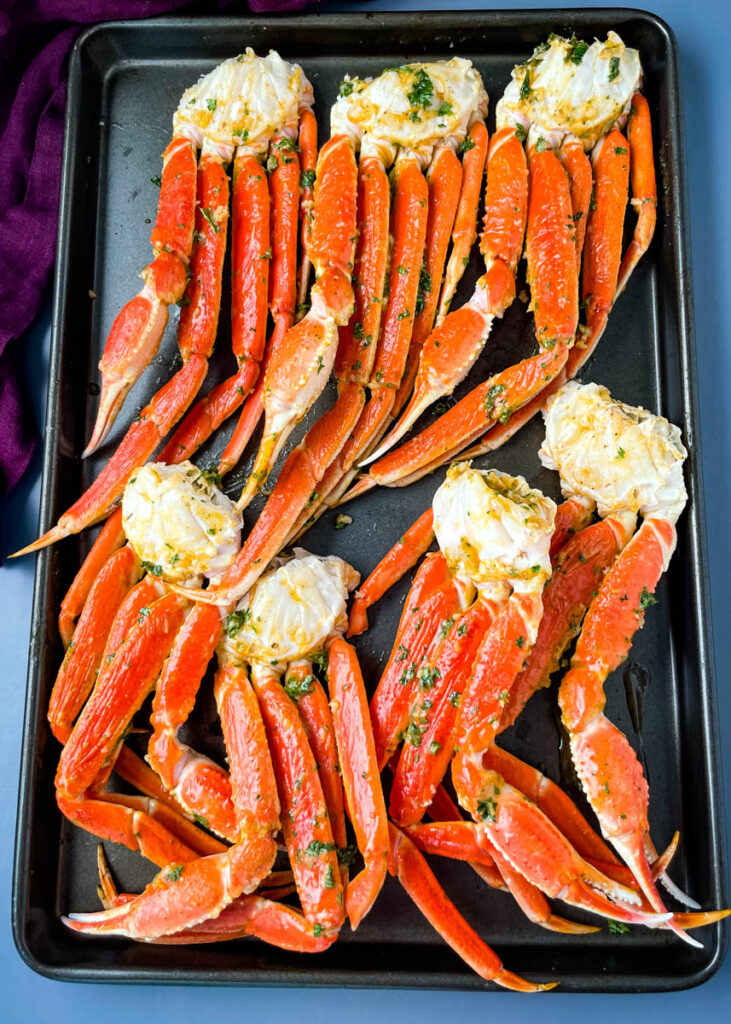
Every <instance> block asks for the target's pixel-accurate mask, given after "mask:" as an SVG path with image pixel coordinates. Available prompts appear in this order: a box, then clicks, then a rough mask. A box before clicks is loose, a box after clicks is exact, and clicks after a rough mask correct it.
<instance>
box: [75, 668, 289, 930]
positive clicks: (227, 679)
mask: <svg viewBox="0 0 731 1024" xmlns="http://www.w3.org/2000/svg"><path fill="white" fill-rule="evenodd" d="M215 694H216V702H217V704H218V707H219V713H220V716H221V725H222V728H223V734H224V740H225V743H226V749H227V751H228V755H229V758H230V762H231V791H232V796H233V801H234V807H235V808H236V818H237V843H236V844H235V845H234V846H232V847H231V848H230V849H229V850H227V851H226V852H225V853H219V854H213V855H211V856H209V857H202V858H200V859H198V860H194V861H191V862H189V863H187V864H175V865H173V864H170V865H168V867H166V868H165V869H164V870H163V871H162V872H161V873H160V874H159V875H157V877H156V878H155V879H153V881H152V882H151V883H150V884H149V885H148V886H147V888H146V889H145V891H144V892H143V893H142V894H141V895H140V896H138V897H136V898H135V899H133V900H131V901H129V902H128V903H125V904H123V905H121V906H117V907H113V908H112V909H110V910H105V911H101V912H99V913H95V914H72V915H69V917H67V918H64V919H63V920H64V923H65V924H66V925H68V927H69V928H72V929H73V930H75V931H81V932H86V933H90V934H110V933H111V934H122V935H126V936H127V937H129V938H134V939H139V940H142V941H150V940H155V939H157V938H159V937H160V936H163V935H170V934H174V933H175V932H179V931H181V929H184V928H189V927H191V926H194V925H198V924H200V923H201V922H203V921H207V920H208V919H209V918H215V917H217V916H218V915H219V914H220V913H221V911H222V910H223V909H224V908H225V907H227V906H228V905H229V904H230V903H231V902H232V901H233V900H234V899H236V898H237V897H238V896H240V895H241V894H242V893H248V892H251V891H253V890H254V889H256V887H257V886H258V885H259V884H260V882H261V881H262V880H263V879H264V878H265V877H266V875H267V874H268V873H269V871H270V869H271V866H272V863H273V861H274V857H275V855H276V849H277V848H276V843H275V842H274V839H273V835H274V833H275V832H276V831H277V830H278V828H279V800H278V798H277V789H276V783H275V780H274V771H273V768H272V762H271V758H270V754H269V750H268V747H267V741H266V734H265V731H264V725H263V722H262V719H261V715H260V713H259V707H258V703H257V699H256V696H255V694H254V691H253V689H252V687H251V685H250V683H249V681H248V679H247V678H246V673H245V672H244V671H243V669H240V668H238V667H235V666H232V665H229V666H225V667H223V668H220V669H219V671H218V672H217V674H216V682H215Z"/></svg>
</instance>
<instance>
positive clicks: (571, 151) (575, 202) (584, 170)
mask: <svg viewBox="0 0 731 1024" xmlns="http://www.w3.org/2000/svg"><path fill="white" fill-rule="evenodd" d="M558 158H559V160H560V161H561V163H562V164H563V169H564V170H565V171H566V174H567V175H568V179H569V192H570V193H571V211H572V214H571V219H572V221H573V234H574V247H575V249H576V270H577V273H579V272H580V271H581V257H582V254H583V252H584V238H585V237H586V225H587V220H588V217H589V210H590V209H591V193H592V188H593V177H592V171H591V161H590V160H589V157H588V156H587V155H586V153H585V152H584V148H583V146H582V145H581V143H580V142H579V140H578V139H577V138H575V137H574V136H573V135H567V136H566V138H565V139H564V141H563V142H562V143H561V149H560V150H559V153H558Z"/></svg>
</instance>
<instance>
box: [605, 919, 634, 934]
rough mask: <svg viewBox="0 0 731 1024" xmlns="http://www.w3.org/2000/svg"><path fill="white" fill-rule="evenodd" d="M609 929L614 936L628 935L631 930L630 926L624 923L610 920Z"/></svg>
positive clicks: (608, 922)
mask: <svg viewBox="0 0 731 1024" xmlns="http://www.w3.org/2000/svg"><path fill="white" fill-rule="evenodd" d="M607 928H608V929H609V931H610V932H611V933H612V935H627V933H628V932H629V930H630V928H629V925H628V924H625V923H624V921H612V920H609V921H607Z"/></svg>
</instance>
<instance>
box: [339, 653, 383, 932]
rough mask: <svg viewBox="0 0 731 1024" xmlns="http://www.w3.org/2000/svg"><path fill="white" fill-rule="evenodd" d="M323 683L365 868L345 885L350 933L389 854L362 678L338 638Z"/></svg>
mask: <svg viewBox="0 0 731 1024" xmlns="http://www.w3.org/2000/svg"><path fill="white" fill-rule="evenodd" d="M329 656H330V657H329V666H328V681H329V690H330V706H331V708H332V713H333V725H334V727H335V740H336V742H337V746H338V755H339V758H340V766H341V769H342V773H343V787H344V789H345V801H346V806H347V809H348V815H349V817H350V820H351V822H352V824H353V828H354V830H355V835H356V840H357V842H358V849H359V850H360V852H361V854H362V856H363V860H364V861H365V866H364V868H363V870H362V871H361V872H360V873H359V874H357V875H356V876H355V878H353V879H352V880H351V881H350V882H349V883H348V888H347V890H346V893H345V907H346V910H347V912H348V918H349V920H350V926H351V928H352V929H353V930H355V929H356V928H357V927H358V925H359V924H360V922H361V921H362V920H363V918H364V917H365V916H366V914H367V913H368V911H369V910H370V909H371V907H372V906H373V903H374V901H375V899H376V897H377V896H378V893H379V892H380V891H381V888H382V886H383V882H384V880H385V878H386V871H387V867H388V864H387V859H388V850H389V836H388V819H387V816H386V805H385V802H384V799H383V789H382V788H381V777H380V773H379V771H378V762H377V761H376V747H375V743H374V740H373V731H372V729H371V721H370V717H369V714H368V699H367V697H366V692H365V686H364V685H363V677H362V675H361V671H360V666H359V665H358V659H357V657H356V654H355V651H354V650H353V648H352V647H351V646H350V644H348V643H346V642H345V640H343V639H341V638H340V637H336V638H335V640H333V642H332V643H331V645H330V648H329Z"/></svg>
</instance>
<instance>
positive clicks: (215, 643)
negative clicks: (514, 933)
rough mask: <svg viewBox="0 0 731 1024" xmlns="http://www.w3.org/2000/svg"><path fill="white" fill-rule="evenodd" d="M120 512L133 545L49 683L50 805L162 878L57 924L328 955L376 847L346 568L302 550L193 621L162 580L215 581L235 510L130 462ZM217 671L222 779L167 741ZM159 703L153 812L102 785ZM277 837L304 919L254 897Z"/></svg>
mask: <svg viewBox="0 0 731 1024" xmlns="http://www.w3.org/2000/svg"><path fill="white" fill-rule="evenodd" d="M123 510H124V521H125V529H126V531H127V534H128V537H129V541H130V543H129V545H128V546H127V547H125V548H122V549H121V551H119V552H116V553H115V554H113V555H112V556H111V558H110V560H109V563H108V565H109V569H108V570H107V566H105V567H104V569H103V570H102V572H101V573H100V575H99V578H98V583H97V585H96V586H95V589H94V590H93V591H92V594H91V595H90V597H89V599H88V602H87V608H88V611H87V609H86V608H85V610H84V612H83V613H82V616H81V619H80V621H79V624H78V626H77V630H76V634H75V638H76V636H78V641H79V643H78V645H77V644H76V643H74V644H73V646H72V647H71V648H70V649H69V653H68V655H67V658H66V661H65V663H64V667H63V668H62V672H61V674H60V675H59V679H58V681H57V684H56V687H55V688H54V695H53V698H52V702H51V709H50V712H49V716H50V717H51V720H52V724H53V725H54V732H56V734H57V735H58V736H59V738H61V739H62V740H65V746H64V750H63V753H62V755H61V762H60V765H59V771H58V775H57V797H58V803H59V806H60V807H61V809H62V810H63V812H64V813H65V814H66V815H67V816H68V817H70V818H71V819H72V820H74V821H75V822H77V823H78V824H80V825H82V826H83V827H84V828H86V829H87V830H89V831H92V832H94V833H95V834H97V835H99V836H101V837H102V838H107V839H113V840H115V841H118V842H122V843H124V844H125V845H127V846H130V847H131V848H132V849H139V850H140V852H142V853H143V854H144V855H145V856H147V857H149V858H150V859H151V860H153V861H154V862H155V863H157V864H158V865H159V866H161V867H163V871H162V873H161V874H160V875H158V876H157V878H156V879H155V880H154V881H153V882H152V883H151V884H150V886H148V888H147V889H146V890H145V892H144V893H143V894H141V895H140V896H138V897H130V896H126V895H125V896H120V897H114V898H113V899H112V900H111V902H112V904H113V905H112V906H111V907H110V908H109V909H108V910H106V911H105V912H104V913H102V914H92V915H86V916H85V915H82V916H81V917H79V918H73V919H72V920H70V922H69V923H70V926H71V927H74V928H76V929H77V930H81V931H95V932H114V933H120V934H124V935H127V936H129V937H132V938H137V939H145V940H149V941H153V940H156V939H160V938H164V937H170V936H172V937H174V941H178V942H179V941H190V942H194V941H211V940H212V938H213V937H214V936H215V937H217V938H218V939H225V938H231V937H236V936H238V935H243V934H254V935H258V936H259V937H260V938H263V939H265V940H266V941H269V942H275V943H277V944H280V945H284V946H285V948H290V949H300V950H302V951H313V952H314V951H317V950H319V949H323V948H326V946H327V945H329V944H330V943H331V942H332V941H334V939H335V937H336V935H337V932H338V930H339V929H340V927H341V926H342V923H343V921H344V918H345V914H346V913H347V914H348V916H349V918H350V921H351V924H352V926H353V927H356V926H357V924H358V923H359V922H360V920H362V918H363V916H364V915H365V914H366V913H367V912H368V910H369V909H370V907H371V905H372V903H373V901H374V900H375V898H376V896H377V894H378V892H379V891H380V888H381V885H382V883H383V879H384V877H385V874H386V856H387V852H388V831H387V826H386V815H385V805H384V803H383V796H382V792H381V786H380V778H379V773H378V769H377V765H376V762H375V752H374V744H373V738H372V733H371V728H370V720H369V716H368V705H367V700H366V697H365V690H364V687H363V681H362V677H361V675H360V670H359V668H358V663H357V659H356V657H355V654H354V652H353V650H352V648H351V647H350V645H349V644H347V643H345V641H343V640H342V633H343V631H344V629H345V626H346V624H347V615H346V600H347V594H348V590H349V589H352V588H353V587H354V586H355V585H356V584H357V581H358V576H357V574H356V573H355V572H354V570H353V569H352V568H351V567H350V566H349V565H347V563H345V562H343V561H341V560H340V559H337V558H326V559H322V558H318V557H316V556H312V555H308V554H307V553H306V552H303V551H297V552H296V553H295V557H294V558H292V559H291V560H288V561H286V562H283V563H281V564H279V565H278V566H276V567H275V568H273V569H271V570H270V571H269V572H268V573H267V574H266V575H265V576H264V577H263V578H262V579H261V580H260V581H259V583H258V584H257V586H256V587H254V588H253V589H252V591H251V592H250V593H249V594H248V595H247V598H246V599H245V600H244V602H242V603H241V605H240V606H239V607H238V608H236V609H233V610H232V611H231V612H230V613H229V614H228V616H224V615H223V614H222V612H221V610H220V609H218V608H211V607H208V606H205V605H197V606H193V607H192V609H191V606H190V605H189V604H188V603H187V602H185V601H184V600H182V599H181V598H179V597H178V596H177V595H175V594H174V593H172V592H171V591H170V590H169V588H168V586H167V584H168V583H169V582H170V581H173V580H176V579H178V580H179V579H186V580H189V581H190V580H192V579H200V578H201V575H202V574H203V573H204V572H205V573H208V574H211V575H215V573H216V572H220V571H221V570H222V569H223V568H224V567H225V565H226V564H227V562H229V561H230V559H231V557H232V555H233V554H234V553H235V550H236V547H237V540H238V529H239V528H240V525H241V520H240V514H239V513H237V512H236V510H235V508H234V506H233V505H232V504H231V503H230V502H229V501H228V500H227V499H226V498H225V496H223V495H222V494H221V493H220V492H218V491H217V490H216V489H215V488H214V487H213V485H212V484H211V483H210V482H209V481H207V480H206V479H205V478H201V476H200V474H199V473H198V471H197V470H196V469H195V467H192V466H190V465H187V466H183V467H176V468H173V467H167V466H162V465H156V464H149V465H147V466H145V467H143V468H142V469H141V470H140V471H139V473H138V474H137V476H136V477H135V478H134V482H131V483H130V484H129V485H128V487H127V489H126V491H125V498H124V505H123ZM123 554H124V555H126V558H127V560H128V561H129V562H130V563H131V572H130V573H129V576H128V578H127V580H126V582H125V584H124V585H126V586H127V588H128V592H127V596H126V597H125V598H123V599H122V602H121V605H120V604H119V593H118V592H119V591H120V590H122V589H124V585H122V584H120V582H119V574H118V573H117V572H115V571H114V569H115V568H116V565H112V563H116V561H119V560H120V558H121V556H122V555H123ZM151 559H155V561H151ZM144 568H146V569H147V575H146V576H144V577H143V579H142V580H141V581H140V582H139V583H137V584H136V585H135V584H134V579H135V577H139V575H140V573H141V572H142V571H143V569H144ZM145 588H146V589H145ZM115 604H116V605H119V610H118V611H117V612H116V615H115V614H114V605H115ZM105 615H106V622H102V621H101V620H102V618H103V617H104V616H105ZM110 617H111V619H112V623H111V627H109V631H108V634H107V639H106V646H105V647H104V650H103V652H102V655H101V658H100V659H99V660H98V662H97V667H96V669H95V668H94V666H93V665H89V664H88V651H89V645H88V644H86V643H84V644H83V646H82V643H81V641H82V640H86V639H87V637H88V635H89V627H90V626H92V625H94V624H96V626H97V628H98V630H99V632H100V633H103V631H104V629H105V628H106V626H107V625H108V620H109V618H110ZM77 652H78V653H77ZM314 655H317V656H318V657H319V658H320V659H323V658H324V659H325V660H327V661H328V662H329V664H328V685H329V691H330V705H328V699H327V697H326V696H325V692H324V690H323V689H322V686H321V685H320V683H319V682H318V681H317V679H316V677H315V675H314V672H313V668H312V661H311V660H310V659H311V658H312V656H314ZM214 656H215V657H216V659H217V662H218V668H217V670H216V674H215V680H214V695H215V699H216V702H217V706H218V711H219V715H220V719H221V726H222V730H223V737H224V743H225V746H226V751H227V754H228V759H229V764H230V772H226V771H224V770H223V769H222V768H220V767H219V766H218V765H216V764H215V763H214V762H212V761H210V760H209V759H207V758H204V757H202V756H201V755H200V754H197V753H196V752H195V751H193V750H191V749H190V748H189V747H187V746H186V745H185V744H183V743H182V742H181V740H180V739H179V736H178V732H179V729H180V728H181V727H182V726H183V725H184V724H185V721H186V720H187V718H188V716H189V714H190V712H191V710H192V708H193V705H194V702H195V699H196V694H197V691H198V687H199V685H200V682H201V680H202V677H203V675H204V673H205V671H206V668H207V665H208V663H209V661H210V660H211V659H212V658H213V657H214ZM79 659H81V660H82V661H84V662H85V665H86V677H85V678H86V680H87V681H86V683H82V682H81V673H79V674H78V675H77V677H76V682H75V684H74V683H73V682H72V675H73V670H74V666H75V664H76V663H77V662H78V661H79ZM95 673H96V682H95V683H94V682H93V679H94V675H95ZM89 679H91V681H92V684H93V688H92V690H91V694H90V696H88V699H86V703H85V704H84V706H83V709H82V710H81V712H80V714H79V716H78V719H77V720H76V723H75V724H73V725H72V724H71V723H72V722H73V717H74V710H72V709H71V705H72V703H74V702H75V704H76V706H77V707H78V705H79V704H81V703H83V702H84V698H85V696H86V693H87V692H88V680H89ZM153 689H154V691H155V696H154V701H153V708H152V716H151V725H152V728H153V731H152V735H151V738H150V741H149V745H148V752H147V761H148V762H149V764H150V766H151V767H152V769H153V770H154V771H155V772H156V773H157V776H158V777H159V784H158V785H159V787H160V788H161V789H162V790H163V801H166V802H162V803H161V804H158V803H156V802H155V801H153V800H150V799H148V800H146V801H145V800H144V798H136V797H131V798H128V797H120V796H116V795H114V794H108V793H107V792H106V791H105V790H104V789H103V786H104V782H105V781H106V778H107V775H108V772H109V770H110V768H111V766H112V765H113V764H114V763H115V758H116V756H117V752H118V750H119V745H120V743H121V741H122V739H123V736H124V733H125V731H126V729H127V727H128V726H129V724H130V721H131V718H132V716H133V714H134V713H135V712H136V711H137V710H138V709H139V707H140V705H141V703H142V701H143V700H144V698H145V696H147V694H148V693H149V692H150V691H151V690H153ZM72 691H73V692H72ZM85 691H86V692H85ZM62 695H65V696H64V699H63V700H62V699H61V697H62ZM61 706H65V708H66V715H65V723H66V724H65V726H64V725H62V724H61V723H62V716H61V715H60V714H59V708H60V707H61ZM142 784H143V785H145V784H146V779H145V778H144V775H143V777H142ZM343 787H344V791H345V794H344V798H343ZM170 804H172V805H173V807H176V808H178V811H177V812H176V811H174V810H173V809H172V808H171V807H170V806H169V805H170ZM344 804H345V805H346V806H347V810H348V814H349V816H350V818H351V821H352V823H353V827H354V830H355V834H356V840H357V842H358V844H359V848H360V850H361V852H362V854H363V858H364V862H365V867H364V869H363V870H362V871H361V872H360V873H359V874H357V875H356V876H355V878H353V879H352V880H348V873H347V870H346V869H345V868H341V865H340V863H339V859H338V854H339V851H340V852H341V854H347V851H346V849H345V847H346V845H347V837H346V829H345V819H344V810H343V808H344ZM180 812H182V813H180ZM184 815H187V816H188V817H189V818H193V820H194V821H196V822H197V823H198V825H202V826H203V827H205V828H207V829H210V830H211V831H213V832H217V833H218V834H219V835H220V836H221V837H222V838H224V839H226V840H228V841H229V842H230V843H232V845H230V846H226V845H224V844H223V843H220V842H217V841H216V840H214V839H213V838H212V837H211V836H208V835H207V834H206V833H204V832H202V831H201V830H200V829H197V828H195V827H194V826H193V825H192V824H191V823H190V822H189V821H187V820H186V818H185V817H184ZM280 831H281V833H282V836H283V838H284V843H285V845H286V848H287V851H288V854H289V859H290V864H291V870H292V875H293V877H294V882H295V885H296V886H297V891H298V893H299V897H300V903H301V906H302V913H301V914H298V912H296V911H295V910H294V909H293V908H291V907H287V906H281V905H279V904H277V903H273V902H272V901H271V900H267V899H266V897H265V896H263V895H261V894H257V895H255V896H254V895H251V894H252V893H253V892H254V890H256V889H259V888H261V886H262V885H264V886H265V887H267V888H272V887H273V888H274V889H276V888H278V887H277V886H276V884H275V881H276V878H275V879H274V880H272V878H273V876H272V875H271V868H272V865H273V862H274V858H275V856H276V853H277V842H276V837H277V835H278V834H279V833H280ZM211 847H213V850H212V849H211ZM249 897H250V898H249ZM224 914H225V916H223V915H224ZM214 921H215V922H216V923H215V924H214ZM182 930H185V933H184V935H183V936H180V935H178V934H177V933H178V932H180V931H182Z"/></svg>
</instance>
